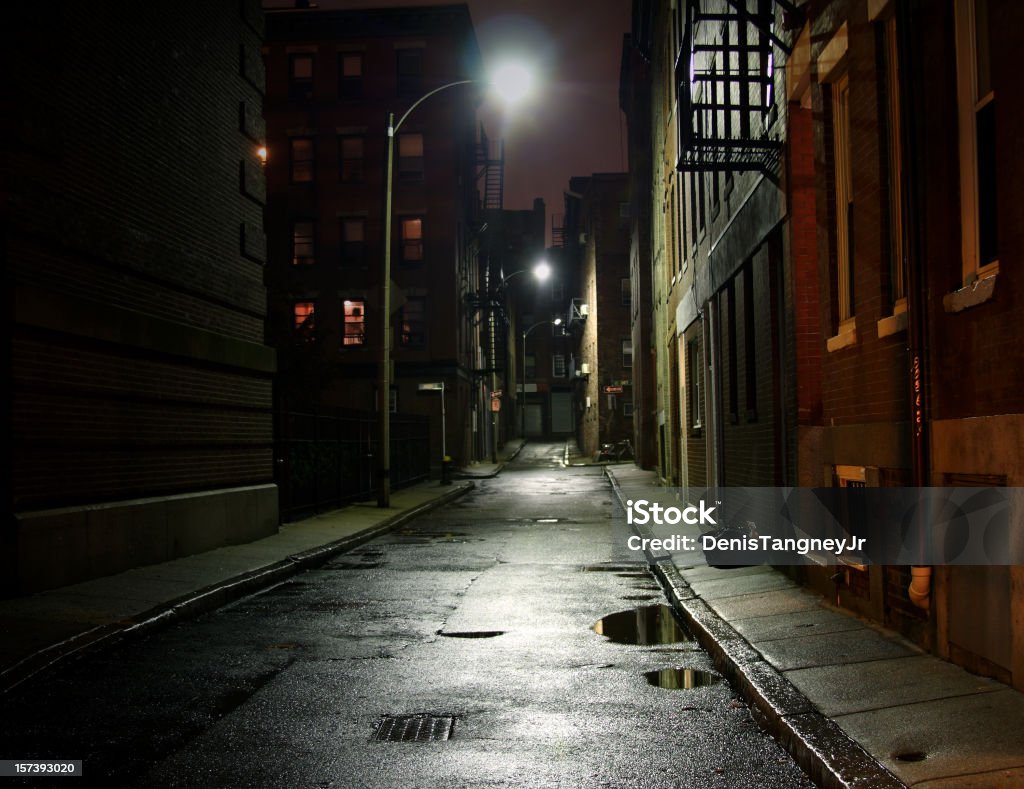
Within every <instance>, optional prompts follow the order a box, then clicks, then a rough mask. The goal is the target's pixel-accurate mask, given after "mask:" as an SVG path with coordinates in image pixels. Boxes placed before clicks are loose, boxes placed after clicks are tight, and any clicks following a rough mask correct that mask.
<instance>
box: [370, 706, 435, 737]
mask: <svg viewBox="0 0 1024 789" xmlns="http://www.w3.org/2000/svg"><path fill="white" fill-rule="evenodd" d="M454 732H455V716H454V715H431V714H429V713H419V714H416V715H385V716H384V717H382V718H381V719H380V721H378V722H377V726H376V729H375V730H374V732H373V736H372V737H370V740H371V741H374V742H426V741H428V740H450V739H451V738H452V734H453V733H454Z"/></svg>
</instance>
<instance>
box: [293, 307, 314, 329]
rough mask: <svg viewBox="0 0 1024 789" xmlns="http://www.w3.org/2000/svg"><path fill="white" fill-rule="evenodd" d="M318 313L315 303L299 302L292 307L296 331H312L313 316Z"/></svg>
mask: <svg viewBox="0 0 1024 789" xmlns="http://www.w3.org/2000/svg"><path fill="white" fill-rule="evenodd" d="M315 312H316V302H315V301H297V302H295V304H294V305H292V315H293V316H294V320H295V328H296V329H312V328H313V314H314V313H315Z"/></svg>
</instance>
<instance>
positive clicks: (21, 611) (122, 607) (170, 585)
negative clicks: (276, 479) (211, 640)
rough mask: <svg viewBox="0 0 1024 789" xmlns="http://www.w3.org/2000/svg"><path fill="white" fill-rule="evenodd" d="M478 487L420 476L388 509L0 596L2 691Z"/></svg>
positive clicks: (321, 519) (344, 513)
mask: <svg viewBox="0 0 1024 789" xmlns="http://www.w3.org/2000/svg"><path fill="white" fill-rule="evenodd" d="M472 488H473V483H472V482H459V483H456V484H454V485H452V486H449V487H442V486H440V485H438V484H437V482H424V483H422V484H420V485H416V486H414V487H411V488H406V489H404V490H400V491H397V492H394V493H392V494H391V507H389V508H388V509H386V510H381V509H378V508H377V506H376V505H375V504H372V503H364V504H354V505H351V506H348V507H345V508H343V509H340V510H335V511H334V512H329V513H325V514H323V515H318V516H315V517H313V518H308V519H307V520H303V521H299V522H297V523H289V524H284V525H282V526H281V528H280V531H278V533H277V534H274V535H272V536H270V537H266V538H264V539H262V540H256V541H255V542H250V543H245V544H242V545H229V546H225V547H223V548H217V549H216V550H212V551H207V552H206V553H200V554H195V555H193V556H186V557H184V558H181V559H175V560H174V561H170V562H164V563H162V564H155V565H150V566H147V567H138V568H136V569H133V570H128V571H126V572H123V573H119V574H118V575H112V576H107V577H105V578H97V579H95V580H92V581H85V582H83V583H79V584H74V585H72V586H65V587H62V588H60V589H53V590H50V591H46V592H41V593H39V594H35V595H31V596H29V597H20V598H14V599H11V600H0V693H3V692H4V691H6V690H8V689H9V688H11V687H14V686H15V685H17V684H18V683H20V682H22V681H23V680H25V679H27V678H28V677H31V676H32V675H34V674H36V673H38V672H39V671H42V670H43V669H45V668H47V667H49V666H51V665H53V664H54V663H57V662H59V661H61V660H65V659H67V658H69V657H71V656H73V655H75V654H77V653H80V652H82V651H84V650H87V649H92V648H95V647H98V646H100V645H104V646H106V645H109V644H112V643H114V642H116V641H119V640H121V639H124V638H128V637H131V636H133V635H138V634H141V633H143V632H148V631H149V630H151V629H153V628H155V627H159V626H161V625H164V624H167V623H170V622H173V621H175V620H177V619H180V618H183V617H187V616H194V615H196V614H199V613H202V612H204V611H209V610H212V609H214V608H217V607H218V606H221V605H224V604H225V603H227V602H229V601H231V600H235V599H237V598H239V597H242V596H244V595H246V594H250V593H252V592H255V591H256V590H258V589H261V588H263V587H265V586H268V585H270V584H273V583H277V582H279V581H282V580H284V579H285V578H287V577H289V576H291V575H294V574H295V573H298V572H300V571H302V570H305V569H307V568H309V567H313V566H316V565H318V564H321V563H322V562H325V561H326V560H327V559H329V558H331V557H332V556H334V555H335V554H338V553H342V552H344V551H347V550H350V549H351V548H354V547H355V546H357V545H359V544H361V543H363V542H366V541H367V540H371V539H373V538H374V537H376V536H377V535H379V534H382V533H384V532H386V531H389V530H391V529H394V528H396V527H397V526H400V525H402V524H403V523H406V522H408V521H410V520H412V519H413V518H415V517H417V516H419V515H421V514H423V513H425V512H428V511H429V510H432V509H434V508H436V507H439V506H441V505H442V504H445V503H447V502H449V501H451V500H453V499H455V498H458V497H459V496H461V495H463V494H464V493H466V492H468V491H469V490H470V489H472Z"/></svg>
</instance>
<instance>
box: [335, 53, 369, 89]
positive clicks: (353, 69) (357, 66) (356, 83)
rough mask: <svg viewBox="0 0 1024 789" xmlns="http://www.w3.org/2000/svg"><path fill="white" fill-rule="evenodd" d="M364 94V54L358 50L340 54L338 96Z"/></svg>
mask: <svg viewBox="0 0 1024 789" xmlns="http://www.w3.org/2000/svg"><path fill="white" fill-rule="evenodd" d="M361 95H363V56H362V55H361V54H360V53H358V52H343V53H342V54H340V55H338V98H341V99H352V98H356V97H358V96H361Z"/></svg>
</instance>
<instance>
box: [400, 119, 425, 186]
mask: <svg viewBox="0 0 1024 789" xmlns="http://www.w3.org/2000/svg"><path fill="white" fill-rule="evenodd" d="M416 137H418V138H419V141H420V146H419V147H420V153H419V156H408V155H403V153H402V143H403V142H409V141H411V140H413V139H414V138H416ZM395 147H396V148H397V149H398V157H397V158H398V167H397V168H396V170H397V175H398V180H399V181H406V182H408V181H422V180H424V178H426V139H425V138H424V135H423V132H416V131H413V132H401V133H400V134H399V135H398V141H397V145H396V146H395Z"/></svg>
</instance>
